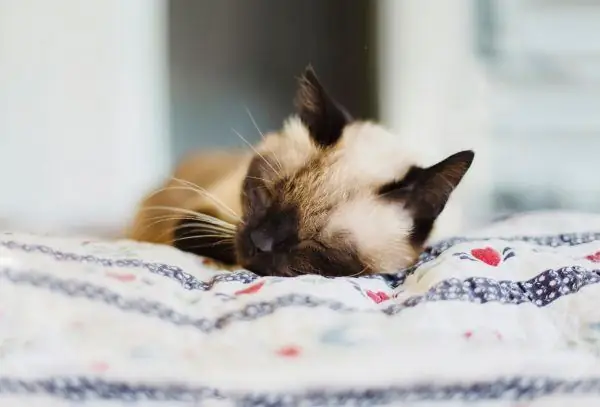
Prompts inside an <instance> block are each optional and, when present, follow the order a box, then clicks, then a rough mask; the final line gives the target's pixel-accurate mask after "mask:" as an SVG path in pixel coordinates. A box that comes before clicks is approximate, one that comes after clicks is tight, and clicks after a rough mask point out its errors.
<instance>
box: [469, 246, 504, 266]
mask: <svg viewBox="0 0 600 407" xmlns="http://www.w3.org/2000/svg"><path fill="white" fill-rule="evenodd" d="M471 255H472V256H473V257H475V258H476V259H477V260H479V261H482V262H484V263H486V264H488V265H490V266H494V267H496V266H497V265H498V264H500V260H501V259H502V258H501V257H500V253H498V252H497V251H496V250H494V249H492V248H491V247H486V248H484V249H473V250H471Z"/></svg>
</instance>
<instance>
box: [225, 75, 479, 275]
mask: <svg viewBox="0 0 600 407" xmlns="http://www.w3.org/2000/svg"><path fill="white" fill-rule="evenodd" d="M297 107H298V116H297V117H293V118H291V119H289V120H288V121H287V122H286V124H285V125H284V128H283V129H282V130H281V131H280V132H279V133H273V134H269V135H267V136H266V137H265V139H264V140H263V142H262V143H261V144H260V145H259V146H258V147H257V154H256V155H255V157H254V158H253V160H252V162H251V164H250V166H249V169H248V174H247V176H246V178H245V180H244V183H243V191H242V209H243V214H242V223H241V224H240V225H239V226H238V230H237V234H236V238H235V246H236V256H237V260H238V262H239V263H240V264H241V265H242V266H244V267H246V268H248V269H249V270H251V271H254V272H256V273H258V274H263V275H282V276H293V275H299V274H309V273H314V274H321V275H328V276H349V275H359V274H363V273H370V272H386V271H387V272H390V271H394V270H397V269H400V268H402V267H406V266H408V265H410V264H411V263H412V262H414V261H415V259H416V257H417V256H418V253H419V252H420V250H421V248H422V246H423V243H424V242H425V240H426V239H427V237H428V236H429V233H430V231H431V229H432V227H433V224H434V222H435V220H436V218H437V217H438V215H439V214H440V212H441V211H442V210H443V208H444V206H445V205H446V202H447V200H448V198H449V196H450V194H451V192H452V191H453V190H454V188H455V187H456V186H457V185H458V183H459V182H460V180H461V179H462V177H463V176H464V174H465V173H466V171H467V170H468V168H469V166H470V165H471V162H472V160H473V156H474V154H473V152H471V151H463V152H460V153H457V154H455V155H453V156H450V157H448V158H447V159H445V160H444V161H442V162H440V163H438V164H436V165H434V166H432V167H428V168H421V167H418V166H416V164H415V162H414V161H413V158H414V155H412V154H411V153H410V152H409V151H408V150H407V149H406V146H405V145H403V143H402V140H401V139H400V138H398V137H396V136H394V135H392V134H390V133H389V132H388V131H386V130H385V129H384V128H382V127H381V126H379V125H376V124H373V123H370V122H363V121H353V119H352V118H351V117H350V115H349V114H348V113H347V112H346V111H345V110H344V109H343V108H341V107H340V106H339V105H338V104H337V103H336V102H335V101H334V100H333V99H331V98H330V97H329V95H327V93H326V91H325V90H324V88H323V87H322V86H321V84H320V83H319V82H318V80H317V78H316V76H315V74H314V72H313V71H312V70H311V69H308V70H307V71H306V72H305V74H304V76H303V77H302V78H301V81H300V87H299V91H298V96H297Z"/></svg>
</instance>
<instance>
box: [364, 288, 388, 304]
mask: <svg viewBox="0 0 600 407" xmlns="http://www.w3.org/2000/svg"><path fill="white" fill-rule="evenodd" d="M367 295H368V296H369V298H370V299H372V300H373V301H374V302H375V304H379V303H381V302H384V301H387V300H389V299H390V296H389V295H387V294H386V293H384V292H383V291H371V290H367Z"/></svg>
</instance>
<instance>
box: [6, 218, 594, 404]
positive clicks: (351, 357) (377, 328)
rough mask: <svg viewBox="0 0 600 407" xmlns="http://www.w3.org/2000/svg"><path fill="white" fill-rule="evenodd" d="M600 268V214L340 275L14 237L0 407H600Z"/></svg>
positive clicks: (489, 234) (151, 248)
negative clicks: (392, 266)
mask: <svg viewBox="0 0 600 407" xmlns="http://www.w3.org/2000/svg"><path fill="white" fill-rule="evenodd" d="M561 219H563V220H562V223H561ZM552 225H554V227H552ZM557 229H562V230H557ZM567 229H568V230H567ZM585 229H589V230H588V231H585ZM594 230H595V231H594ZM599 263H600V220H599V219H598V217H591V216H590V217H576V219H575V220H574V219H571V220H569V221H565V220H564V218H561V217H560V216H557V215H552V214H550V215H543V216H542V217H541V218H540V216H537V217H536V216H530V217H527V216H525V217H518V218H513V219H508V220H506V221H505V222H502V223H499V224H497V225H495V226H493V227H491V228H489V229H487V230H484V231H480V232H478V233H474V234H470V235H466V236H462V237H456V238H453V239H449V240H445V241H441V242H438V243H435V244H434V245H432V246H431V247H429V248H428V249H427V250H426V251H425V252H424V253H423V254H422V255H421V257H420V259H419V261H418V263H417V264H416V265H415V266H413V267H411V268H409V269H406V270H399V271H398V273H396V274H393V275H377V276H371V277H361V278H335V279H330V278H324V277H320V276H314V275H307V276H301V277H297V278H275V277H273V278H261V277H258V276H256V275H254V274H252V273H249V272H247V271H244V270H238V271H225V270H218V269H216V268H215V266H214V265H212V264H210V262H208V261H207V260H205V259H201V258H197V257H195V256H193V255H188V254H185V253H181V252H179V251H177V250H175V249H173V248H169V247H163V246H155V245H150V244H141V243H134V242H130V241H116V242H115V241H113V242H110V241H97V240H89V239H87V240H86V239H74V238H57V237H51V236H33V235H27V234H16V233H10V232H5V233H1V234H0V405H1V406H3V407H8V406H74V405H91V406H116V405H125V404H126V405H136V404H137V405H143V406H151V405H160V406H163V405H164V406H184V405H185V406H192V405H219V406H221V405H223V406H226V405H240V406H296V405H304V406H313V405H320V406H334V405H423V404H427V405H429V404H430V403H435V405H440V406H441V405H443V406H458V405H465V404H468V405H490V406H519V407H525V406H563V405H566V404H567V403H575V404H573V405H576V406H587V405H589V406H598V405H600V364H599V360H600V359H599V357H600V285H599V284H598V282H600V264H599Z"/></svg>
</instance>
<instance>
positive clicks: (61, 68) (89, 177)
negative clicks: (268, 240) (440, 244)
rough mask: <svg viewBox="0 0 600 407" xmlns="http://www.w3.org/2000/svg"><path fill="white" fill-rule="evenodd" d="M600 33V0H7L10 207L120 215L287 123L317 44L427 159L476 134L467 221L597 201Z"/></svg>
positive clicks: (27, 219)
mask: <svg viewBox="0 0 600 407" xmlns="http://www.w3.org/2000/svg"><path fill="white" fill-rule="evenodd" d="M599 38H600V2H598V1H594V0H587V1H585V0H562V1H561V0H447V1H444V2H441V1H439V0H377V1H375V0H371V1H367V0H286V1H281V0H252V1H247V0H194V1H193V2H192V1H185V0H171V1H167V0H127V1H122V0H97V1H94V2H82V1H80V0H52V1H47V0H0V185H1V187H2V188H1V191H2V192H1V193H0V226H2V227H5V228H17V229H27V230H36V231H48V232H53V233H57V232H60V233H67V232H77V233H82V232H84V233H95V234H103V235H112V234H114V233H118V231H119V230H120V229H122V227H123V226H124V225H125V224H126V222H127V221H128V220H129V219H130V217H131V215H132V212H133V210H134V208H135V204H136V202H137V201H138V200H139V199H140V198H141V196H142V195H143V194H144V193H146V192H147V191H148V190H149V189H150V188H152V187H154V186H156V185H157V184H158V183H159V182H160V181H161V180H162V179H164V178H165V177H166V176H168V173H169V170H170V169H171V168H172V166H173V165H174V164H175V163H176V162H177V160H178V159H179V158H180V157H181V156H182V155H183V154H185V153H186V152H187V151H189V150H191V149H197V148H217V147H224V146H238V147H242V146H244V143H243V142H242V141H241V140H240V139H239V138H238V137H237V136H236V135H235V133H234V131H233V130H236V131H238V132H240V133H241V134H242V135H243V136H244V137H245V138H247V139H248V140H250V141H256V140H257V139H258V137H259V133H258V131H257V129H256V127H255V125H254V123H253V120H255V122H256V125H257V126H258V127H259V128H260V130H262V131H268V130H272V129H276V128H278V127H279V126H280V124H281V122H282V120H283V118H284V117H285V116H287V115H288V114H289V113H290V112H291V109H292V97H293V93H294V87H295V78H296V77H297V76H298V75H299V74H300V73H301V72H302V70H303V68H304V67H305V66H306V65H307V64H308V63H311V64H312V65H313V66H314V67H315V69H316V70H317V73H318V74H319V76H320V77H321V79H322V82H323V83H325V84H326V86H327V87H328V88H329V89H330V91H331V93H333V94H334V95H335V96H336V97H337V99H338V100H340V101H342V102H343V103H344V104H345V105H346V106H347V107H348V108H349V110H350V111H351V112H352V113H353V114H354V115H355V116H358V117H364V118H375V119H377V120H380V121H382V122H383V123H384V124H385V125H386V126H388V127H390V128H391V129H392V130H393V131H395V132H397V133H398V135H399V137H407V138H410V139H411V140H414V144H415V145H416V146H418V147H419V148H420V149H421V150H422V154H424V155H425V156H426V157H427V159H428V160H431V162H433V161H435V160H437V159H441V158H443V157H444V156H445V155H448V154H450V153H453V152H455V151H458V150H459V149H462V148H474V149H476V151H477V158H476V163H475V165H474V166H473V167H472V170H471V172H470V174H469V176H468V178H467V179H466V182H465V183H464V185H461V187H460V189H459V191H458V193H457V196H456V197H455V198H454V202H453V208H452V209H451V211H449V212H450V213H451V214H452V216H450V218H451V219H450V223H451V224H452V223H454V226H456V224H459V225H460V226H462V227H463V228H472V227H476V226H478V225H481V224H484V223H487V222H489V221H490V220H492V219H494V218H497V217H501V216H504V215H506V214H510V213H514V212H520V211H525V210H535V209H556V208H560V209H573V210H595V209H596V208H598V207H600V194H599V193H598V192H600V184H598V183H596V182H595V179H594V178H595V176H594V175H593V172H594V171H593V170H592V169H593V168H594V167H595V164H596V161H597V160H596V152H597V151H600V137H599V134H600V114H597V113H596V112H597V109H599V108H600V86H599V85H600V69H599V68H600V66H599V65H600V41H598V39H599ZM447 217H448V216H447Z"/></svg>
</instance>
